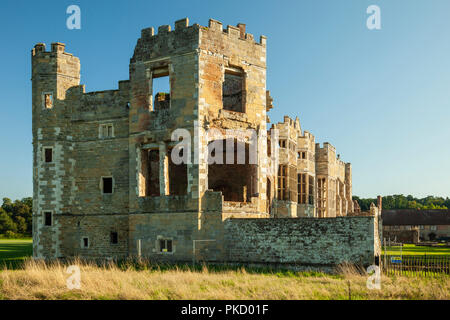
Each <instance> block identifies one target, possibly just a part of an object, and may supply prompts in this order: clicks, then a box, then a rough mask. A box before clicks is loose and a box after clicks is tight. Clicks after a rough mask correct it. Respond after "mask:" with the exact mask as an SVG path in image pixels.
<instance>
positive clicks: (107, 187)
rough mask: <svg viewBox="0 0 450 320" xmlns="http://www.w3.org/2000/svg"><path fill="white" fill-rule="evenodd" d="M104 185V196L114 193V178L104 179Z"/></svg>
mask: <svg viewBox="0 0 450 320" xmlns="http://www.w3.org/2000/svg"><path fill="white" fill-rule="evenodd" d="M102 185H103V193H104V194H111V193H113V178H112V177H103V178H102Z"/></svg>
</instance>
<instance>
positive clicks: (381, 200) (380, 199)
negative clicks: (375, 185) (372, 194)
mask: <svg viewBox="0 0 450 320" xmlns="http://www.w3.org/2000/svg"><path fill="white" fill-rule="evenodd" d="M377 199H378V201H377V207H378V210H379V211H380V212H381V210H382V208H383V197H382V196H378V197H377Z"/></svg>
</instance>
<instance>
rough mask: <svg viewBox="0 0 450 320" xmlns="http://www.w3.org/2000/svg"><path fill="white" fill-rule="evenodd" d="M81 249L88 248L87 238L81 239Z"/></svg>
mask: <svg viewBox="0 0 450 320" xmlns="http://www.w3.org/2000/svg"><path fill="white" fill-rule="evenodd" d="M81 247H82V248H89V238H88V237H83V238H82V239H81Z"/></svg>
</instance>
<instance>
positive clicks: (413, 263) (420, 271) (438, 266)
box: [382, 255, 450, 276]
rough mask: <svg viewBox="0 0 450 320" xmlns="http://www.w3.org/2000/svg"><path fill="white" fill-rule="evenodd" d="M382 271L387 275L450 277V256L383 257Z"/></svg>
mask: <svg viewBox="0 0 450 320" xmlns="http://www.w3.org/2000/svg"><path fill="white" fill-rule="evenodd" d="M382 270H383V272H384V273H385V274H387V275H417V276H439V275H443V274H447V275H450V256H438V255H423V256H407V255H404V256H401V255H384V256H383V268H382Z"/></svg>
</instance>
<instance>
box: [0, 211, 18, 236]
mask: <svg viewBox="0 0 450 320" xmlns="http://www.w3.org/2000/svg"><path fill="white" fill-rule="evenodd" d="M6 231H11V232H14V233H16V232H17V225H16V224H15V223H14V221H13V219H12V218H11V217H10V216H9V215H8V213H6V212H5V211H3V212H2V213H0V234H4V233H6Z"/></svg>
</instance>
